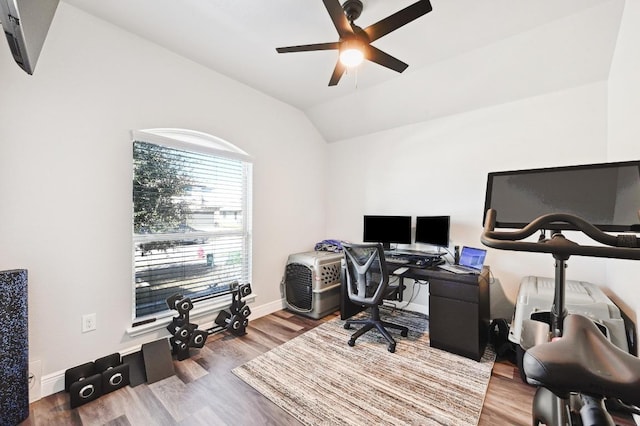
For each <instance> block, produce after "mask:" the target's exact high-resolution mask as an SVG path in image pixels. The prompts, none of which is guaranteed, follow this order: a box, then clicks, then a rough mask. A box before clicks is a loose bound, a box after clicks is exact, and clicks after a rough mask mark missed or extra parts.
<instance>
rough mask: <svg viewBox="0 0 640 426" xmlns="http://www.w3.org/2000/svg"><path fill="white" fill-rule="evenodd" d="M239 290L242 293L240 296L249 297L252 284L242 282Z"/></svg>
mask: <svg viewBox="0 0 640 426" xmlns="http://www.w3.org/2000/svg"><path fill="white" fill-rule="evenodd" d="M238 292H239V293H240V297H247V296H248V295H250V294H251V284H249V283H246V284H242V285H241V286H240V287H238Z"/></svg>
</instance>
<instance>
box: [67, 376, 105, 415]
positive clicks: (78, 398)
mask: <svg viewBox="0 0 640 426" xmlns="http://www.w3.org/2000/svg"><path fill="white" fill-rule="evenodd" d="M69 394H70V395H71V408H76V407H79V406H81V405H82V404H86V403H87V402H91V401H93V400H95V399H98V398H99V397H100V396H102V374H94V375H92V376H89V377H87V378H85V379H81V380H79V381H77V382H73V383H71V386H70V387H69Z"/></svg>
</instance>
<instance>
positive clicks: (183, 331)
mask: <svg viewBox="0 0 640 426" xmlns="http://www.w3.org/2000/svg"><path fill="white" fill-rule="evenodd" d="M197 328H198V325H197V324H193V323H188V324H185V325H183V326H182V327H179V328H178V329H177V330H176V332H175V333H174V334H173V335H174V336H175V337H176V339H180V340H182V341H183V342H186V341H188V340H189V337H191V334H193V332H194V331H195V330H196V329H197Z"/></svg>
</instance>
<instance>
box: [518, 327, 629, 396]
mask: <svg viewBox="0 0 640 426" xmlns="http://www.w3.org/2000/svg"><path fill="white" fill-rule="evenodd" d="M522 365H523V368H524V372H525V374H526V376H527V382H529V383H530V384H532V385H538V386H543V387H545V388H547V389H549V390H550V391H552V392H554V393H556V394H558V395H559V396H566V395H567V394H569V393H571V392H580V393H583V394H587V395H592V396H598V397H601V396H606V397H610V398H618V399H620V400H622V401H624V402H626V403H627V404H631V405H640V359H639V358H637V357H635V356H633V355H631V354H628V353H627V352H625V351H623V350H622V349H620V348H618V347H617V346H615V345H614V344H613V343H611V342H610V341H609V340H608V339H607V338H606V336H605V335H604V334H602V332H601V331H600V330H599V329H598V327H596V325H595V324H594V323H593V321H591V320H590V319H588V318H586V317H584V316H582V315H576V314H573V315H567V317H566V318H565V320H564V333H563V337H562V338H560V339H558V340H556V341H553V342H549V343H542V344H539V345H536V346H534V347H532V348H531V349H529V350H527V351H526V352H525V354H524V357H523V360H522Z"/></svg>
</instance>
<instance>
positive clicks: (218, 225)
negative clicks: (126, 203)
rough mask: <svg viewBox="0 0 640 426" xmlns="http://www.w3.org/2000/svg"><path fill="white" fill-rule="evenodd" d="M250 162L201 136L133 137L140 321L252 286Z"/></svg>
mask: <svg viewBox="0 0 640 426" xmlns="http://www.w3.org/2000/svg"><path fill="white" fill-rule="evenodd" d="M250 200H251V163H250V162H249V159H248V156H247V155H246V154H245V153H244V152H242V151H240V150H239V149H237V148H236V147H234V146H233V145H231V144H229V143H227V142H224V141H222V140H219V139H217V138H214V137H212V136H210V135H205V134H202V133H198V132H193V131H188V130H178V129H153V130H145V131H140V132H134V133H133V264H134V285H133V286H134V292H135V315H134V317H135V318H141V317H148V316H153V315H154V314H157V313H159V312H162V311H167V310H168V307H167V305H166V299H167V298H168V297H169V296H171V295H173V294H175V293H180V294H182V295H183V296H189V297H191V298H192V300H194V301H195V302H197V301H199V300H203V299H208V298H212V297H215V296H216V295H221V294H228V291H229V287H230V284H231V283H233V282H238V283H241V284H242V283H246V282H250V271H251V267H250V266H251V226H250V225H251V208H250Z"/></svg>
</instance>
